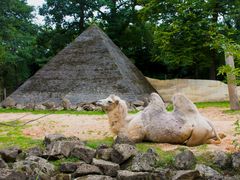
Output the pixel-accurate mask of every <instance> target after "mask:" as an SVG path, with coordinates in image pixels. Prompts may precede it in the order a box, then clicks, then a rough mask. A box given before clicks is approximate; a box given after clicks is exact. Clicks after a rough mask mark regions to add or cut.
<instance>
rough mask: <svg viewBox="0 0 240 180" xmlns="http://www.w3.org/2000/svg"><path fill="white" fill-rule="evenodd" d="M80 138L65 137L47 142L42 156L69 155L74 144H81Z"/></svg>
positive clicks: (55, 157)
mask: <svg viewBox="0 0 240 180" xmlns="http://www.w3.org/2000/svg"><path fill="white" fill-rule="evenodd" d="M83 145H84V143H83V142H82V141H80V140H74V139H69V138H65V139H64V140H59V141H54V142H52V143H51V144H49V145H48V146H47V148H46V151H45V152H44V154H43V155H44V156H45V157H48V158H50V159H59V158H61V157H62V156H64V157H69V156H70V154H71V152H72V150H73V149H74V147H75V146H83Z"/></svg>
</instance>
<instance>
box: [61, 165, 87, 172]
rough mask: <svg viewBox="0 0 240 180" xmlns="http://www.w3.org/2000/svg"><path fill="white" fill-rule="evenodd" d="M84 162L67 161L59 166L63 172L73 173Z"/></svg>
mask: <svg viewBox="0 0 240 180" xmlns="http://www.w3.org/2000/svg"><path fill="white" fill-rule="evenodd" d="M81 164H83V162H66V163H62V164H61V165H60V167H59V171H60V172H63V173H73V172H75V171H76V170H77V168H78V167H79V166H80V165H81Z"/></svg>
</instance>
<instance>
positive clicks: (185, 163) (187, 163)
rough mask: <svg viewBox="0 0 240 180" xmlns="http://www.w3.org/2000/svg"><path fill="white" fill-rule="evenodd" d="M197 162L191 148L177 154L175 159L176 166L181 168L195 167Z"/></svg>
mask: <svg viewBox="0 0 240 180" xmlns="http://www.w3.org/2000/svg"><path fill="white" fill-rule="evenodd" d="M195 164H196V158H195V156H194V154H193V153H192V151H189V150H184V151H183V152H181V153H179V154H177V155H176V157H175V161H174V166H175V167H176V168H177V169H181V170H188V169H194V166H195Z"/></svg>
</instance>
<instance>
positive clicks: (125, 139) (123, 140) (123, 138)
mask: <svg viewBox="0 0 240 180" xmlns="http://www.w3.org/2000/svg"><path fill="white" fill-rule="evenodd" d="M115 144H130V145H135V143H134V142H133V141H131V140H130V139H129V138H128V137H127V136H124V135H118V136H117V138H116V139H115V140H114V143H113V145H115Z"/></svg>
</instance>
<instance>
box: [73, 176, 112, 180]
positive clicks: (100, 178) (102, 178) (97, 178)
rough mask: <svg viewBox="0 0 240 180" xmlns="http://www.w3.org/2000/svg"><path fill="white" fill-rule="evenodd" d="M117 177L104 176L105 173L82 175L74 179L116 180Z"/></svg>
mask: <svg viewBox="0 0 240 180" xmlns="http://www.w3.org/2000/svg"><path fill="white" fill-rule="evenodd" d="M114 179H115V178H112V177H110V176H104V175H87V176H81V177H78V178H76V179H74V180H114Z"/></svg>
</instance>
